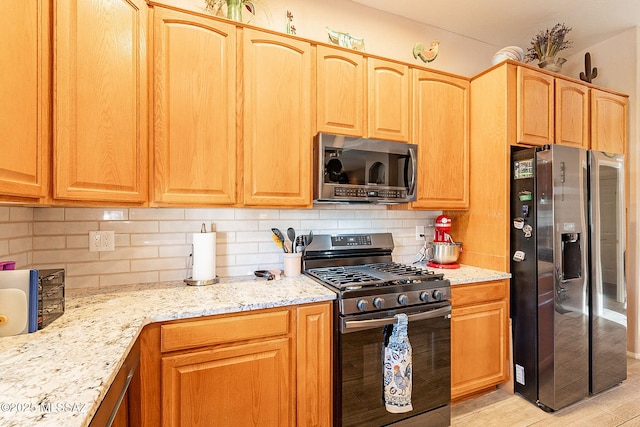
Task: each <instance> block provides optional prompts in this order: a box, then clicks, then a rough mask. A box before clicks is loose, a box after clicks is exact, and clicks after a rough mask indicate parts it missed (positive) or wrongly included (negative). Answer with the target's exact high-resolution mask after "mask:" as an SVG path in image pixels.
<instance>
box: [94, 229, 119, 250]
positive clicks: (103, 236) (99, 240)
mask: <svg viewBox="0 0 640 427" xmlns="http://www.w3.org/2000/svg"><path fill="white" fill-rule="evenodd" d="M115 247H116V245H115V233H114V232H113V231H90V232H89V252H104V251H113V250H115Z"/></svg>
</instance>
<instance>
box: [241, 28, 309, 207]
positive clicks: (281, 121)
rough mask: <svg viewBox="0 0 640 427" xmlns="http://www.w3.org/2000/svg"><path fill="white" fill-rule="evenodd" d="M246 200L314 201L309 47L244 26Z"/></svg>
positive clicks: (264, 203) (268, 203) (301, 203)
mask: <svg viewBox="0 0 640 427" xmlns="http://www.w3.org/2000/svg"><path fill="white" fill-rule="evenodd" d="M243 39H244V40H243V46H244V49H243V50H244V52H243V59H242V63H243V91H244V97H243V99H244V102H243V120H244V134H243V144H244V146H243V152H244V171H243V172H244V204H245V205H248V206H310V205H311V175H312V174H311V163H312V159H311V157H312V156H311V144H312V141H313V136H312V135H311V92H312V91H311V64H312V62H311V47H310V45H309V43H306V42H302V41H299V40H295V39H291V38H286V37H281V36H277V35H273V34H268V33H263V32H261V31H256V30H251V29H246V28H245V29H244V30H243Z"/></svg>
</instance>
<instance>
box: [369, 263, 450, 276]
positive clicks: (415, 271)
mask: <svg viewBox="0 0 640 427" xmlns="http://www.w3.org/2000/svg"><path fill="white" fill-rule="evenodd" d="M367 267H369V268H371V269H373V270H377V271H382V272H385V273H390V274H396V275H398V276H413V277H417V276H419V277H425V278H427V279H428V280H439V279H442V278H443V277H444V276H443V275H442V274H436V273H435V272H433V271H430V270H423V269H421V268H417V267H414V266H411V265H407V264H399V263H397V262H380V263H376V264H368V265H367ZM427 276H430V277H427Z"/></svg>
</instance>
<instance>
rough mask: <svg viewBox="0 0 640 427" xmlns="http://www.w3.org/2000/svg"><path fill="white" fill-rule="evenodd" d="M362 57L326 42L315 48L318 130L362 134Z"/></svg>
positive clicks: (363, 108) (363, 130) (363, 128)
mask: <svg viewBox="0 0 640 427" xmlns="http://www.w3.org/2000/svg"><path fill="white" fill-rule="evenodd" d="M365 76H366V69H365V66H364V58H363V56H362V55H360V54H357V53H350V52H344V51H342V50H339V49H332V48H330V47H327V46H318V47H317V51H316V84H317V86H316V93H317V123H316V127H317V130H318V132H327V133H338V134H342V135H352V136H364V134H365V127H364V126H365V124H364V111H365V105H364V85H365Z"/></svg>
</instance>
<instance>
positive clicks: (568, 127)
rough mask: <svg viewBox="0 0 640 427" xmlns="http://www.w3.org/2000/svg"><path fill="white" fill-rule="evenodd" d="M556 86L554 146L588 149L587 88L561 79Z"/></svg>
mask: <svg viewBox="0 0 640 427" xmlns="http://www.w3.org/2000/svg"><path fill="white" fill-rule="evenodd" d="M555 85H556V106H555V107H556V108H555V111H556V113H555V114H556V117H555V120H556V136H555V142H556V144H562V145H568V146H573V147H578V148H584V149H587V150H588V149H589V88H588V87H586V86H583V85H581V84H578V83H573V82H568V81H566V80H562V79H556V80H555Z"/></svg>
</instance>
